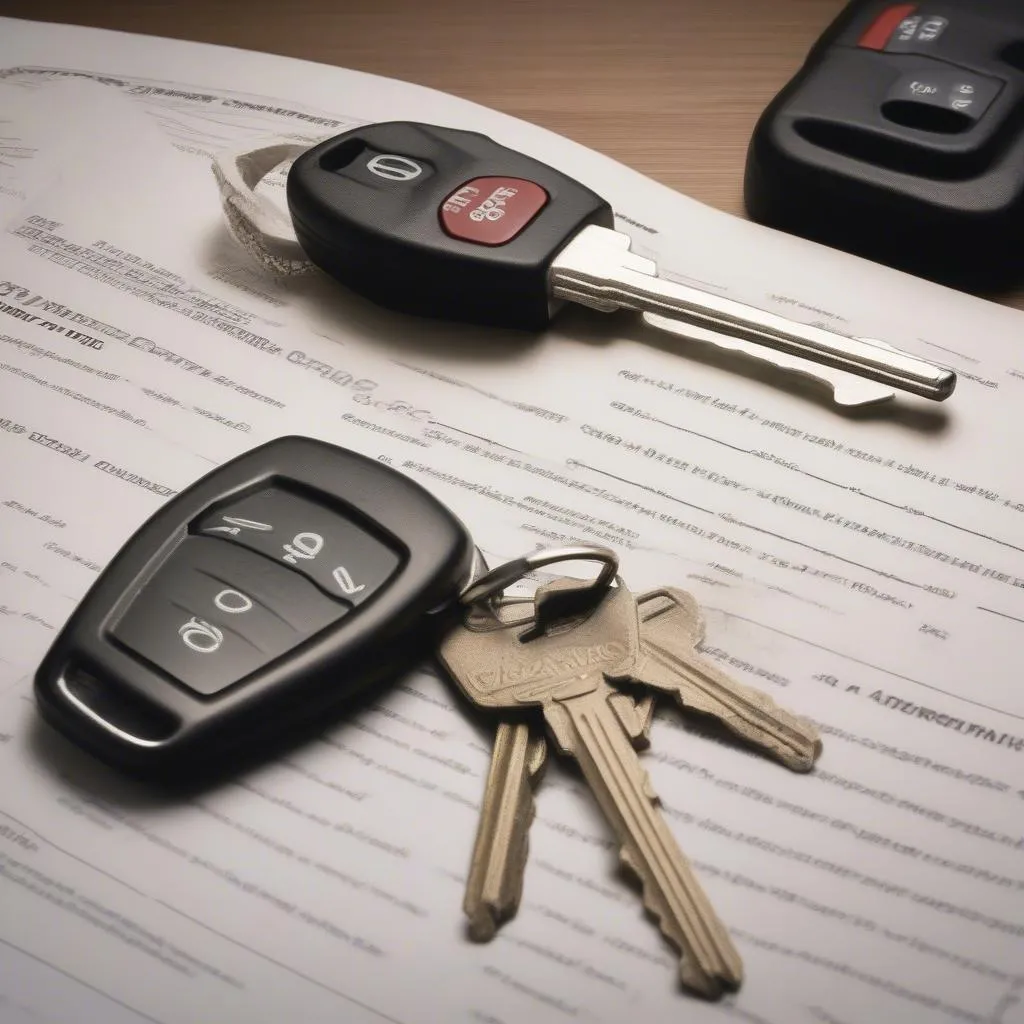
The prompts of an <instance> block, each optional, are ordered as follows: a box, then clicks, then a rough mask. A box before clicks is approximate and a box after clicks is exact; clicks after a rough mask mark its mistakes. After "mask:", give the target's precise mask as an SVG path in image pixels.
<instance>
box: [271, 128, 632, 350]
mask: <svg viewBox="0 0 1024 1024" xmlns="http://www.w3.org/2000/svg"><path fill="white" fill-rule="evenodd" d="M287 194H288V210H289V213H290V215H291V218H292V224H293V227H294V229H295V235H296V238H298V240H299V244H300V245H301V246H302V248H303V250H305V252H306V254H307V255H308V256H309V258H310V259H311V260H312V261H313V263H315V264H316V265H317V266H318V267H320V269H321V270H324V271H325V272H326V273H328V274H330V275H331V277H334V278H335V279H337V280H338V281H340V282H341V283H342V284H344V285H346V286H347V287H349V288H351V289H352V290H353V291H355V292H358V293H359V294H361V295H365V296H366V297H367V298H368V299H370V300H371V301H373V302H376V303H377V304H378V305H381V306H384V307H386V308H388V309H397V310H399V311H401V312H403V313H413V314H416V315H419V316H430V317H440V318H443V319H448V320H460V321H465V322H467V323H475V324H484V325H489V326H498V327H511V328H518V329H522V330H540V329H542V328H543V327H545V326H546V325H547V324H548V322H549V321H550V319H551V316H552V313H553V311H554V309H556V308H557V307H558V305H559V304H558V303H553V302H552V300H551V298H550V295H549V288H548V271H549V269H550V266H551V263H552V261H553V260H554V258H555V256H556V255H557V254H558V252H559V251H560V250H561V249H562V248H563V247H564V246H565V245H566V244H568V242H569V241H570V240H571V239H572V238H573V237H574V236H575V235H576V234H577V233H578V232H579V231H580V230H582V229H583V228H584V227H586V226H587V225H590V224H597V225H600V226H602V227H609V228H610V227H612V226H613V224H614V216H613V214H612V209H611V207H610V206H609V204H608V203H607V201H606V200H604V199H602V198H601V197H600V196H599V195H597V193H596V192H592V191H591V190H590V189H588V188H586V187H585V186H583V185H581V184H580V183H579V182H578V181H575V180H574V179H573V178H570V177H569V176H568V175H566V174H562V173H561V172H560V171H557V170H555V168H553V167H549V166H548V165H547V164H544V163H541V162H540V161H539V160H534V159H533V158H532V157H528V156H526V155H525V154H523V153H517V152H516V151H515V150H512V149H508V148H506V147H505V146H501V145H499V144H498V143H496V142H494V141H493V140H492V139H490V138H488V137H487V136H486V135H481V134H480V133H478V132H467V131H460V130H457V129H454V128H443V127H439V126H436V125H425V124H416V123H412V122H406V121H391V122H386V123H382V124H372V125H365V126H363V127H361V128H356V129H353V130H352V131H349V132H345V133H344V134H342V135H336V136H334V137H333V138H330V139H327V140H326V141H324V142H321V143H320V144H319V145H317V146H314V147H313V148H312V149H310V150H307V151H306V152H305V153H303V154H301V155H300V156H299V157H298V158H297V159H296V160H295V162H294V163H293V164H292V167H291V170H290V171H289V173H288V188H287Z"/></svg>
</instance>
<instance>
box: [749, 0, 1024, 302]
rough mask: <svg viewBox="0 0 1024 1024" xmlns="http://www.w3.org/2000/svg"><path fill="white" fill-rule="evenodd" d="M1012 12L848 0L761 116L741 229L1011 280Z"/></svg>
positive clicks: (1023, 83) (1018, 52)
mask: <svg viewBox="0 0 1024 1024" xmlns="http://www.w3.org/2000/svg"><path fill="white" fill-rule="evenodd" d="M1022 104H1024V4H1022V3H1021V0H934V2H921V3H892V2H886V0H855V2H853V3H850V4H848V5H847V6H846V8H845V9H844V10H843V11H842V13H841V14H840V15H839V17H838V18H837V19H836V20H835V21H834V22H833V24H832V25H830V26H829V28H828V29H827V30H826V32H825V33H824V35H823V36H822V37H821V39H820V40H819V41H818V42H817V43H816V44H815V46H814V48H813V49H812V50H811V52H810V54H809V55H808V57H807V60H806V62H805V63H804V65H803V67H802V68H801V69H800V70H799V72H798V73H797V75H796V76H795V77H794V78H793V80H792V81H791V82H789V84H788V85H786V87H785V88H784V89H783V90H782V92H781V93H780V94H779V95H778V96H777V97H776V98H775V99H774V100H773V101H772V103H771V104H770V105H769V107H768V108H767V109H766V110H765V112H764V114H763V115H762V116H761V118H760V120H759V121H758V124H757V127H756V129H755V131H754V134H753V137H752V139H751V142H750V147H749V150H748V153H747V165H746V174H745V181H744V197H745V201H746V206H747V212H748V213H749V215H750V216H751V218H752V219H754V220H756V221H759V222H761V223H763V224H768V225H770V226H772V227H775V228H780V229H782V230H785V231H791V232H793V233H795V234H799V235H803V236H805V237H807V238H812V239H814V240H816V241H819V242H824V243H825V244H828V245H833V246H835V247H837V248H840V249H845V250H847V251H850V252H855V253H858V254H860V255H862V256H866V257H868V258H870V259H873V260H876V261H878V262H881V263H887V264H889V265H891V266H896V267H899V268H901V269H904V270H908V271H910V272H912V273H916V274H919V275H921V276H925V277H930V278H933V279H936V280H939V281H942V282H945V283H947V284H950V285H953V286H956V287H964V288H970V289H975V290H981V289H988V288H993V287H1002V286H1004V285H1007V284H1010V283H1012V282H1013V281H1014V280H1015V279H1018V278H1019V277H1021V276H1022V274H1024V260H1022V258H1021V256H1020V237H1021V232H1022V230H1024V120H1022V118H1021V116H1020V115H1021V110H1022Z"/></svg>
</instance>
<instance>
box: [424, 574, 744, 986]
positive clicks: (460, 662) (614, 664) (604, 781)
mask: <svg viewBox="0 0 1024 1024" xmlns="http://www.w3.org/2000/svg"><path fill="white" fill-rule="evenodd" d="M561 585H568V586H576V587H578V581H575V580H570V581H556V583H554V584H550V585H548V586H547V587H544V588H541V590H540V591H538V596H537V602H538V603H539V602H540V601H541V600H542V597H543V594H544V592H545V591H550V590H551V589H553V588H557V587H559V586H561ZM520 636H521V631H520V630H519V629H512V628H508V629H503V630H500V629H499V630H489V631H487V632H474V631H473V629H472V628H469V627H467V626H463V627H462V628H457V629H455V630H453V631H452V633H450V634H449V635H448V637H446V639H445V640H444V642H443V643H442V645H441V649H440V652H439V653H440V658H441V661H442V663H443V664H444V665H445V667H446V668H447V669H448V670H449V672H450V674H451V676H452V678H453V679H454V681H455V682H456V683H457V684H458V685H459V686H460V688H461V689H462V691H463V692H464V693H465V695H466V696H467V697H468V698H469V699H470V700H472V701H473V702H474V703H476V704H477V705H479V706H480V707H484V708H495V709H512V708H526V707H530V706H534V707H537V706H539V707H540V708H541V709H542V711H543V715H544V721H545V723H546V725H547V727H548V730H549V732H550V734H551V736H552V738H553V739H554V741H555V743H556V745H557V746H558V748H559V749H560V750H561V751H562V752H563V753H564V754H568V755H569V756H571V757H573V758H574V759H575V760H576V761H577V763H578V764H579V766H580V769H581V770H582V772H583V776H584V778H585V779H586V781H587V784H588V786H589V788H590V790H591V792H592V793H593V794H594V797H595V799H596V800H597V802H598V805H599V806H600V808H601V811H602V813H603V814H604V816H605V819H606V820H607V822H608V824H609V825H610V826H611V827H612V829H613V830H614V831H615V834H616V836H617V837H618V840H619V846H620V858H621V861H622V863H623V865H624V866H626V867H627V868H629V870H630V871H631V873H632V874H634V875H635V876H636V878H637V879H638V880H639V881H640V883H641V886H642V889H643V899H644V905H645V906H646V907H647V909H648V910H649V911H650V912H651V914H652V915H654V916H655V917H656V918H657V919H658V921H659V924H660V927H661V930H662V932H663V933H664V934H665V936H666V937H667V938H668V939H669V940H670V941H671V942H672V944H673V945H674V946H675V947H676V948H677V949H678V950H679V951H680V953H681V954H682V959H681V963H680V977H681V979H682V982H683V984H684V985H686V986H687V987H689V988H692V989H694V990H695V991H698V992H700V993H701V994H703V995H705V996H710V997H717V996H719V995H721V994H722V992H723V991H724V990H725V989H732V988H736V987H737V986H738V985H739V984H740V981H741V979H742V970H743V969H742V964H741V961H740V958H739V954H738V953H737V951H736V949H735V948H734V946H733V944H732V942H731V940H730V939H729V936H728V933H727V932H726V930H725V928H724V926H723V925H722V923H721V922H720V921H719V919H718V917H717V915H716V914H715V912H714V910H713V908H712V906H711V904H710V902H709V900H708V898H707V896H706V895H705V893H704V891H703V889H702V888H701V886H700V884H699V883H698V882H697V879H696V878H695V876H694V875H693V872H692V870H691V868H690V865H689V862H688V861H687V860H686V858H685V857H684V855H683V853H682V851H681V850H680V849H679V846H678V844H677V843H676V841H675V837H674V836H673V834H672V832H671V831H670V830H669V828H668V825H667V824H666V822H665V820H664V818H663V817H662V816H661V814H660V813H659V812H658V811H657V809H656V803H657V797H656V795H655V794H654V791H653V789H652V787H651V783H650V780H649V778H648V776H647V772H646V771H645V769H644V767H643V765H642V764H641V763H640V760H639V758H638V756H637V753H636V750H635V749H634V747H633V743H632V740H631V738H630V736H629V734H628V733H627V732H626V730H625V729H624V728H623V726H622V723H621V721H620V718H619V716H618V715H617V714H616V713H615V711H614V710H613V707H612V704H611V702H610V698H611V697H612V696H613V695H614V694H615V692H616V691H615V690H614V688H613V687H612V685H611V684H610V683H609V681H608V679H609V677H617V678H622V677H628V676H629V674H630V671H631V669H632V667H633V665H634V663H635V661H636V659H637V657H638V656H639V653H640V652H639V646H640V636H639V616H638V613H637V607H636V603H635V601H634V598H633V595H632V594H631V593H630V592H629V591H628V590H627V589H626V587H625V586H624V585H623V584H622V581H621V580H619V581H618V582H617V585H616V586H615V587H614V588H612V589H611V590H609V591H608V593H607V594H606V596H605V597H604V598H603V600H601V602H600V603H599V604H598V605H597V607H596V608H595V609H594V610H593V611H592V612H591V613H590V614H589V615H587V616H585V617H584V618H583V620H582V621H580V622H579V623H578V624H577V625H575V626H574V627H573V628H572V629H568V630H559V631H558V632H557V633H546V634H542V635H539V636H535V638H534V639H531V640H530V641H529V642H528V643H523V642H522V641H521V639H520ZM481 661H484V662H485V663H486V664H487V665H489V666H491V667H489V668H483V669H482V668H481Z"/></svg>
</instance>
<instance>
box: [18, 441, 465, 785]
mask: <svg viewBox="0 0 1024 1024" xmlns="http://www.w3.org/2000/svg"><path fill="white" fill-rule="evenodd" d="M472 559H473V545H472V540H471V538H470V536H469V534H468V532H467V530H466V528H465V527H464V526H463V524H462V523H461V522H460V521H459V520H458V519H457V518H456V517H455V516H454V515H453V514H452V513H451V512H450V511H449V510H448V509H446V508H445V507H444V506H443V505H441V503H440V502H438V501H437V500H436V499H435V498H434V497H433V496H432V495H430V494H429V493H428V492H427V491H425V490H424V489H423V488H421V487H420V486H419V485H418V484H416V483H415V482H414V481H412V480H409V479H408V478H407V477H404V476H402V475H401V474H400V473H397V472H395V471H394V470H392V469H389V468H388V467H387V466H385V465H384V464H382V463H380V462H377V461H375V460H373V459H368V458H366V457H364V456H361V455H359V454H357V453H355V452H351V451H347V450H345V449H343V448H338V447H335V446H333V445H329V444H325V443H323V442H320V441H315V440H312V439H309V438H304V437H286V438H280V439H278V440H275V441H272V442H270V443H269V444H266V445H263V446H262V447H260V448H256V449H254V450H252V451H250V452H247V453H246V454H244V455H242V456H240V457H238V458H237V459H234V460H233V461H231V462H228V463H226V464H225V465H223V466H221V467H219V468H218V469H215V470H214V471H213V472H211V473H209V474H207V475H206V476H205V477H203V478H202V479H201V480H199V481H197V482H196V483H195V484H193V485H192V486H191V487H189V488H188V489H186V490H185V491H183V492H181V493H180V494H179V495H177V496H176V497H175V498H173V499H172V500H171V501H169V502H168V503H166V504H165V505H164V506H162V507H161V508H160V509H159V511H158V512H157V513H156V514H155V515H154V516H152V517H151V518H150V519H149V520H148V521H147V522H146V523H144V524H143V525H142V527H141V528H140V529H139V530H138V531H137V532H136V533H135V535H134V536H133V537H132V538H131V539H130V540H129V541H128V542H127V543H126V544H125V545H124V547H123V548H122V549H121V551H120V552H119V553H118V554H117V555H116V556H115V558H114V559H113V560H112V561H111V563H110V564H109V566H108V567H107V568H106V569H105V570H104V572H103V573H102V575H101V576H100V577H99V579H98V580H97V581H96V582H95V584H94V585H93V586H92V588H91V589H90V590H89V592H88V593H87V594H86V596H85V597H84V598H83V600H82V601H81V603H80V604H79V605H78V607H77V609H76V610H75V611H74V612H73V614H72V615H71V617H70V619H69V620H68V622H67V623H66V625H65V626H64V628H63V629H62V630H61V632H60V634H59V635H58V637H57V639H56V640H55V642H54V643H53V645H52V646H51V648H50V650H49V651H48V653H47V654H46V656H45V658H44V660H43V662H42V664H41V665H40V667H39V670H38V671H37V673H36V676H35V693H36V698H37V703H38V706H39V709H40V711H41V712H42V715H43V717H44V718H46V719H47V720H48V721H49V722H50V723H51V724H53V725H55V726H56V727H57V728H58V729H59V730H60V731H62V732H63V733H65V734H66V735H67V736H68V737H70V738H71V739H72V740H74V741H76V742H77V743H79V744H81V745H82V746H84V747H86V748H87V749H89V750H91V751H92V752H94V753H95V754H97V755H99V756H100V757H102V758H104V759H105V760H107V761H109V762H111V763H113V764H115V765H117V766H119V767H123V768H126V769H129V770H132V771H135V772H137V773H139V774H146V773H148V774H152V775H162V776H165V777H166V778H173V777H174V776H175V775H176V774H181V775H182V777H184V776H185V775H189V774H192V771H193V770H200V769H204V768H205V766H207V765H213V764H215V763H224V762H228V763H230V760H231V759H232V758H233V757H234V756H235V755H236V754H237V753H240V752H241V749H242V748H246V749H250V748H254V747H255V746H256V745H257V744H258V743H259V742H260V741H268V740H270V739H272V738H273V737H274V736H275V734H279V733H281V732H284V731H285V730H286V729H290V728H292V727H294V726H296V725H298V724H300V723H302V722H304V721H305V722H309V721H315V720H316V718H317V717H318V716H320V715H322V714H323V713H324V712H325V711H326V710H327V709H328V707H329V706H330V705H333V704H335V703H336V702H339V701H342V700H344V699H345V698H350V697H351V696H353V695H354V694H356V693H358V692H359V691H360V690H362V689H363V688H365V687H367V686H369V685H370V684H372V683H374V682H377V681H379V680H381V679H382V678H383V677H385V676H390V675H393V674H395V673H396V672H398V671H400V670H401V669H403V668H407V667H410V666H411V665H412V664H414V663H415V662H416V661H417V660H418V659H420V658H422V657H425V656H427V655H428V654H429V653H430V650H431V648H432V645H433V643H434V640H435V638H436V630H437V629H438V628H440V627H441V625H442V624H443V623H444V619H445V614H446V611H447V610H449V609H451V608H452V607H453V606H454V603H455V600H456V598H457V595H458V592H459V590H460V589H461V587H462V586H463V584H464V583H465V582H466V581H467V580H468V577H469V574H470V571H471V565H472ZM186 767H187V768H188V769H189V771H188V772H186V771H185V769H186Z"/></svg>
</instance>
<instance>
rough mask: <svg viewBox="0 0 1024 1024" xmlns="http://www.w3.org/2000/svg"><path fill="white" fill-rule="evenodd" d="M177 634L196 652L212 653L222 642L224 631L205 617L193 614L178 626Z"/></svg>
mask: <svg viewBox="0 0 1024 1024" xmlns="http://www.w3.org/2000/svg"><path fill="white" fill-rule="evenodd" d="M178 636H180V637H181V639H182V640H183V641H184V642H185V646H186V647H189V648H191V649H192V650H193V651H195V652H196V653H197V654H213V653H214V652H215V651H218V650H219V649H220V645H221V644H222V643H224V633H223V632H222V631H221V630H219V629H218V628H217V627H216V626H212V625H210V623H209V622H207V621H206V620H205V619H197V618H196V617H195V616H194V615H193V616H192V618H191V619H189V620H188V622H185V623H183V624H182V625H181V626H179V627H178Z"/></svg>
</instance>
